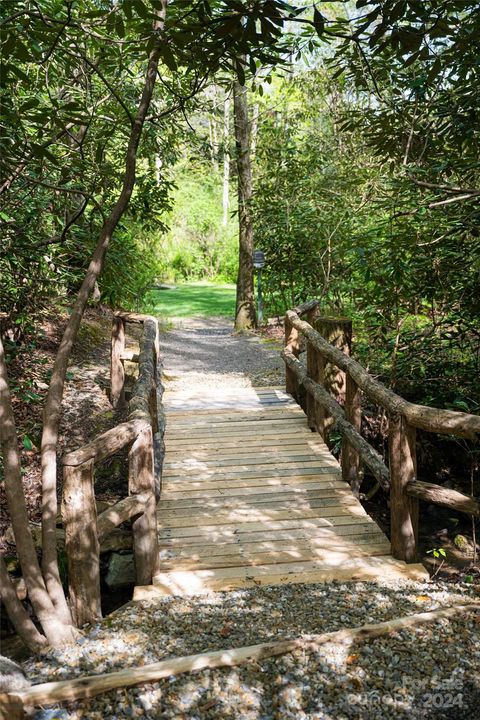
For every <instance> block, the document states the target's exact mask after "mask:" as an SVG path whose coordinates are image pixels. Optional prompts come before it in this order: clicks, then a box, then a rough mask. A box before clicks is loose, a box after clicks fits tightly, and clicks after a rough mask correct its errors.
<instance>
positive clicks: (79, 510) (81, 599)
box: [62, 312, 165, 626]
mask: <svg viewBox="0 0 480 720" xmlns="http://www.w3.org/2000/svg"><path fill="white" fill-rule="evenodd" d="M127 322H133V323H137V324H139V323H141V324H143V335H142V338H141V341H140V352H139V353H138V355H137V354H136V353H126V352H125V325H126V323H127ZM132 359H134V360H135V361H137V362H138V378H137V379H136V381H135V384H134V387H133V391H132V395H131V399H130V401H129V406H128V419H127V420H126V421H125V422H121V423H119V424H118V425H117V426H116V427H114V428H112V429H110V430H107V431H106V432H104V433H102V434H101V435H99V436H98V437H97V438H95V439H94V440H93V441H91V442H89V443H87V444H86V445H84V446H83V447H81V448H78V449H77V450H74V451H73V452H70V453H67V454H66V455H65V456H64V458H63V466H64V467H63V473H64V493H63V502H62V516H63V523H64V527H65V550H66V555H67V566H68V575H69V588H70V597H71V598H72V612H73V614H74V616H75V620H76V622H77V625H79V626H82V625H84V624H85V623H87V622H94V621H96V620H97V619H98V618H99V617H101V605H100V566H99V564H100V540H104V539H105V538H106V537H107V536H108V535H109V534H110V533H111V532H113V531H114V530H115V528H116V527H118V525H120V524H121V523H122V522H126V521H127V520H132V533H133V547H134V553H135V567H136V572H137V583H138V584H148V583H149V582H151V580H152V577H153V575H154V574H155V572H156V571H157V567H156V566H157V562H158V537H157V526H156V503H157V500H158V497H159V491H160V483H161V473H162V466H163V456H164V442H163V436H164V432H165V414H164V411H163V406H162V395H163V385H162V382H161V359H160V351H159V330H158V321H157V320H156V319H155V318H154V317H152V316H150V315H140V314H138V313H125V312H117V313H115V314H114V318H113V327H112V353H111V372H110V376H111V402H112V405H113V407H114V408H115V407H121V406H122V405H123V403H124V401H125V387H124V385H125V372H124V367H123V363H124V362H125V361H126V360H129V361H131V360H132ZM129 446H130V451H129V456H128V461H129V478H128V492H129V494H128V496H127V497H126V498H124V499H122V500H120V501H119V502H117V503H116V504H115V505H113V506H112V507H110V508H109V509H108V510H105V512H103V513H102V514H101V515H100V516H99V517H98V518H97V514H96V504H95V493H94V468H95V465H96V464H98V463H99V462H102V461H103V460H106V459H107V458H109V457H111V456H112V455H114V454H115V453H117V452H118V451H119V450H122V449H123V448H126V447H129Z"/></svg>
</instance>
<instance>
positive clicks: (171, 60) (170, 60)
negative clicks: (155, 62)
mask: <svg viewBox="0 0 480 720" xmlns="http://www.w3.org/2000/svg"><path fill="white" fill-rule="evenodd" d="M160 53H161V55H162V58H163V61H164V63H165V65H166V66H167V67H168V69H169V70H171V71H172V72H176V70H177V61H176V60H175V56H174V54H173V52H172V49H171V47H170V45H167V44H166V43H162V46H161V48H160Z"/></svg>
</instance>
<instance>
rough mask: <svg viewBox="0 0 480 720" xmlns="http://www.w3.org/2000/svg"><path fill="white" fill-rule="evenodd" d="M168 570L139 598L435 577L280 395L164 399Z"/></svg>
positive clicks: (232, 393) (163, 516) (254, 392)
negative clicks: (394, 544) (400, 557)
mask: <svg viewBox="0 0 480 720" xmlns="http://www.w3.org/2000/svg"><path fill="white" fill-rule="evenodd" d="M164 402H165V409H166V413H167V431H166V435H165V443H166V448H167V452H166V457H165V466H164V475H163V484H162V494H161V499H160V503H159V506H158V523H159V539H160V566H161V572H160V573H159V574H158V575H157V576H156V577H155V578H154V584H153V586H149V587H138V588H136V591H135V596H134V597H135V598H137V599H140V598H142V597H150V596H152V595H158V594H160V595H164V594H180V595H181V594H191V593H197V592H209V591H215V590H229V589H234V588H242V587H249V586H254V585H264V584H286V583H300V582H321V581H329V580H353V579H362V580H381V579H384V578H392V577H395V578H410V579H426V578H427V577H428V574H427V572H426V571H425V569H424V567H423V566H422V565H406V564H405V563H403V562H400V561H397V560H394V559H393V558H392V557H391V556H390V545H389V542H388V540H387V538H386V537H385V535H384V534H383V533H382V532H381V530H380V528H379V527H378V526H377V524H376V523H375V522H374V521H373V520H372V518H371V517H370V516H369V515H368V514H367V513H366V512H365V510H364V509H363V507H362V505H361V504H360V502H359V501H358V500H357V499H356V498H355V497H354V496H353V494H352V492H351V490H350V487H349V486H348V485H347V484H346V483H345V482H343V480H342V477H341V472H340V467H339V464H338V462H337V461H336V459H335V458H334V457H333V456H332V455H331V453H330V452H329V450H328V448H327V447H326V445H325V444H324V443H323V442H322V440H321V438H320V437H319V436H318V435H316V434H313V433H312V432H311V431H310V430H309V428H308V426H307V422H306V417H305V415H304V413H303V411H302V410H301V409H300V408H299V407H298V405H297V404H296V403H295V402H294V400H293V399H292V398H291V397H290V396H289V395H287V394H286V393H285V392H283V391H282V390H281V389H280V388H245V389H238V388H235V389H231V390H228V391H224V390H223V389H222V390H221V391H215V390H214V391H209V393H208V396H206V395H205V391H204V390H202V392H170V393H169V392H167V393H165V396H164Z"/></svg>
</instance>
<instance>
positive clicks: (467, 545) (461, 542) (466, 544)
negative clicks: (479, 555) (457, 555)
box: [453, 535, 474, 554]
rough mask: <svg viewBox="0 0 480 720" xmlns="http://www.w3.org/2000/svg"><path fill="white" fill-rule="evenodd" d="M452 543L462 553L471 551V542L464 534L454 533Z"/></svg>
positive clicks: (472, 548)
mask: <svg viewBox="0 0 480 720" xmlns="http://www.w3.org/2000/svg"><path fill="white" fill-rule="evenodd" d="M453 544H454V545H455V546H456V547H457V548H458V549H459V550H461V551H462V552H464V553H470V554H472V553H473V550H474V547H473V544H472V543H471V542H470V541H469V540H468V539H467V538H466V537H465V535H455V537H454V539H453Z"/></svg>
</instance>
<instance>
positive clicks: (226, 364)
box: [161, 318, 285, 390]
mask: <svg viewBox="0 0 480 720" xmlns="http://www.w3.org/2000/svg"><path fill="white" fill-rule="evenodd" d="M173 322H174V328H173V329H172V330H169V331H167V332H165V333H163V334H162V336H161V350H162V353H163V359H164V371H165V377H166V381H167V383H166V385H167V387H168V389H169V390H179V389H183V388H189V387H195V386H196V385H198V384H199V383H200V384H202V385H210V386H216V387H218V386H222V385H223V386H229V387H249V386H252V385H253V386H258V387H260V386H267V385H281V384H283V382H284V377H285V366H284V363H283V360H282V359H281V358H280V355H279V353H280V349H281V348H280V345H279V344H278V343H277V342H272V341H266V340H263V339H261V338H259V337H258V336H257V335H254V334H253V333H251V334H250V333H249V334H242V335H234V334H233V327H232V323H231V322H229V321H227V320H225V319H224V318H181V319H176V320H175V319H174V321H173Z"/></svg>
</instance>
